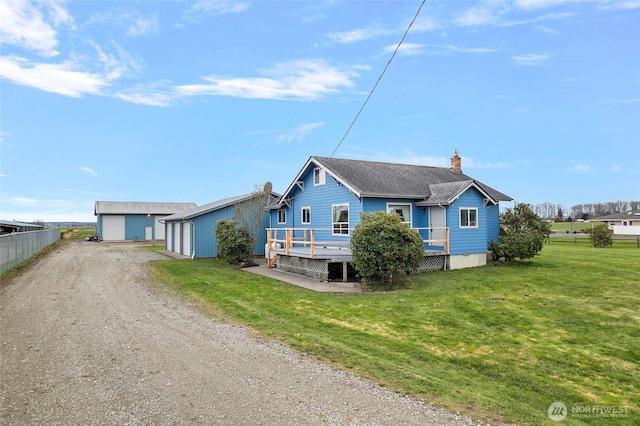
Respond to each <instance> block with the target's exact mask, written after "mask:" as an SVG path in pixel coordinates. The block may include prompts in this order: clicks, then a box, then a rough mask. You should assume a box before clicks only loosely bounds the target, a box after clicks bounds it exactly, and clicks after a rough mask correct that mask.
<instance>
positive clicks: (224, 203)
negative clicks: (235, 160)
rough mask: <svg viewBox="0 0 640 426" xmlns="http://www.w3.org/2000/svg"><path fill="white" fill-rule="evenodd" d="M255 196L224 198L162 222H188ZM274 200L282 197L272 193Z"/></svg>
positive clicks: (164, 219)
mask: <svg viewBox="0 0 640 426" xmlns="http://www.w3.org/2000/svg"><path fill="white" fill-rule="evenodd" d="M254 196H255V194H244V195H236V196H235V197H228V198H223V199H221V200H218V201H214V202H212V203H209V204H205V205H203V206H200V207H195V208H192V209H189V210H185V211H182V212H179V213H176V214H172V215H171V216H167V217H165V218H163V219H162V220H161V222H165V223H166V222H167V221H174V220H188V219H192V218H194V217H197V216H202V215H203V214H207V213H209V212H213V211H216V210H220V209H223V208H225V207H229V206H232V205H234V204H238V203H241V202H243V201H247V200H250V199H251V198H253V197H254ZM271 197H272V198H274V197H275V198H276V199H277V198H278V197H280V194H276V193H275V192H272V193H271Z"/></svg>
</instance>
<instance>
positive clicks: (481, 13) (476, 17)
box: [454, 6, 497, 27]
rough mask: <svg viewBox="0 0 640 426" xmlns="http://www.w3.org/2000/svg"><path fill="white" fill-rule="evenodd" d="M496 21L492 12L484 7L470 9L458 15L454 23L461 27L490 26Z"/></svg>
mask: <svg viewBox="0 0 640 426" xmlns="http://www.w3.org/2000/svg"><path fill="white" fill-rule="evenodd" d="M496 21H497V18H496V16H495V14H494V12H493V10H491V9H489V8H488V7H484V6H476V7H471V8H469V9H467V10H465V11H464V12H461V13H459V14H458V15H457V16H456V17H455V19H454V22H455V23H456V24H457V25H460V26H462V27H470V26H479V25H491V24H494V23H495V22H496Z"/></svg>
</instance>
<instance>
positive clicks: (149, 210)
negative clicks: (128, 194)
mask: <svg viewBox="0 0 640 426" xmlns="http://www.w3.org/2000/svg"><path fill="white" fill-rule="evenodd" d="M195 207H197V205H196V203H159V202H136V201H96V203H95V208H94V213H93V214H94V215H99V214H167V215H169V214H174V213H178V212H181V211H184V210H187V209H192V208H195Z"/></svg>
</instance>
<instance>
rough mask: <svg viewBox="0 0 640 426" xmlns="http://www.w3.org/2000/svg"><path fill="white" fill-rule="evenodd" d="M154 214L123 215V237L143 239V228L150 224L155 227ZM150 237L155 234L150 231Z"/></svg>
mask: <svg viewBox="0 0 640 426" xmlns="http://www.w3.org/2000/svg"><path fill="white" fill-rule="evenodd" d="M154 224H155V216H153V215H152V216H149V217H147V216H146V215H125V218H124V239H125V240H144V239H145V228H146V227H147V226H151V227H152V229H153V228H155V226H154ZM151 238H152V239H154V238H155V235H154V234H153V233H152V237H151Z"/></svg>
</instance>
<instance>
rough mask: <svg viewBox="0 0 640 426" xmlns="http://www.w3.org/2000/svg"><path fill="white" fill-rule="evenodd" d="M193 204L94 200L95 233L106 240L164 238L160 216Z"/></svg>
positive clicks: (193, 205) (163, 216)
mask: <svg viewBox="0 0 640 426" xmlns="http://www.w3.org/2000/svg"><path fill="white" fill-rule="evenodd" d="M194 207H196V204H195V203H155V202H148V203H147V202H132V201H96V202H95V207H94V215H96V216H97V217H98V219H97V231H98V236H99V237H100V238H102V239H103V240H105V241H125V240H164V224H163V223H161V222H160V219H163V218H165V217H167V216H169V215H172V214H174V213H178V212H181V211H183V210H186V209H190V208H194Z"/></svg>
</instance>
